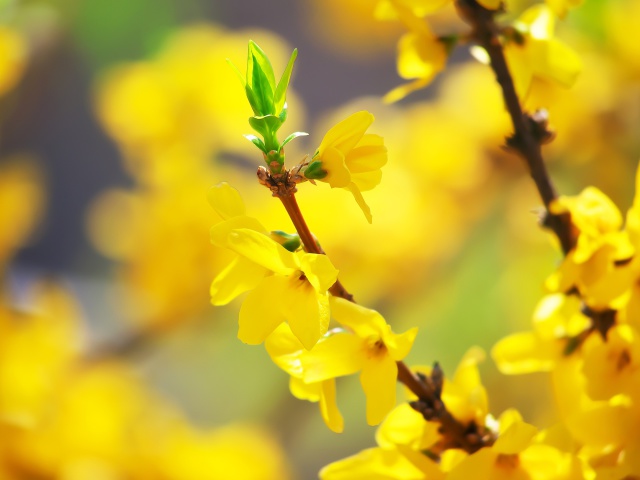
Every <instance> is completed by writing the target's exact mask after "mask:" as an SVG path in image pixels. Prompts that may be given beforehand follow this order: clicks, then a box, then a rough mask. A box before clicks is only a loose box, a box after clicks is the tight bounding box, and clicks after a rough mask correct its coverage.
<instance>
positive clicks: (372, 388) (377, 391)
mask: <svg viewBox="0 0 640 480" xmlns="http://www.w3.org/2000/svg"><path fill="white" fill-rule="evenodd" d="M397 376H398V366H397V365H396V362H395V361H394V360H393V359H392V358H391V357H390V356H389V355H383V356H380V357H378V358H372V359H369V360H368V361H367V362H366V363H365V364H364V366H363V367H362V372H360V383H361V384H362V389H363V390H364V394H365V395H366V397H367V423H368V424H369V425H377V424H379V423H380V422H381V421H382V420H384V417H385V416H386V415H387V414H388V413H389V412H390V411H391V409H393V407H395V405H396V387H395V385H396V380H397Z"/></svg>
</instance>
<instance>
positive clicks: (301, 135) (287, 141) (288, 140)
mask: <svg viewBox="0 0 640 480" xmlns="http://www.w3.org/2000/svg"><path fill="white" fill-rule="evenodd" d="M305 135H309V134H308V133H307V132H293V133H292V134H291V135H289V136H288V137H287V138H285V139H284V140H283V141H282V143H281V144H280V150H282V148H283V147H284V146H285V145H286V144H287V143H289V142H290V141H291V140H293V139H294V138H297V137H304V136H305Z"/></svg>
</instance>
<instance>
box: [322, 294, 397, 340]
mask: <svg viewBox="0 0 640 480" xmlns="http://www.w3.org/2000/svg"><path fill="white" fill-rule="evenodd" d="M329 300H330V302H331V314H332V315H333V317H334V318H335V319H336V320H337V321H338V322H340V323H341V324H343V325H344V326H346V327H349V328H350V329H351V330H353V332H354V333H355V334H356V335H357V336H358V337H360V338H368V337H372V336H378V337H380V338H382V334H383V332H384V331H385V330H387V328H388V327H387V322H385V320H384V318H383V317H382V315H380V314H379V313H378V312H376V311H375V310H372V309H370V308H367V307H363V306H362V305H358V304H356V303H353V302H350V301H348V300H345V299H344V298H339V297H333V296H332V297H331V298H330V299H329Z"/></svg>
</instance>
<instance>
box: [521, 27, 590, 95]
mask: <svg viewBox="0 0 640 480" xmlns="http://www.w3.org/2000/svg"><path fill="white" fill-rule="evenodd" d="M529 52H530V56H531V61H532V63H533V65H534V73H535V74H536V76H539V77H541V78H547V79H550V80H554V81H556V82H557V83H559V84H560V85H562V86H563V87H565V88H568V87H571V86H572V85H573V84H574V83H575V82H576V79H577V78H578V75H579V74H580V72H581V71H582V60H580V57H579V56H578V55H577V54H576V53H575V52H574V51H573V50H572V49H571V48H570V47H568V46H567V45H565V44H564V43H562V42H561V41H559V40H556V39H553V38H552V39H550V40H546V41H542V42H539V41H532V42H531V45H530V49H529Z"/></svg>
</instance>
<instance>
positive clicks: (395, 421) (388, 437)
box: [376, 403, 440, 450]
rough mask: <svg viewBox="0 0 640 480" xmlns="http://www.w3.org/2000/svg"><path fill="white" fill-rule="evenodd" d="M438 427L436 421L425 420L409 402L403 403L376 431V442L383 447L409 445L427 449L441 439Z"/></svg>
mask: <svg viewBox="0 0 640 480" xmlns="http://www.w3.org/2000/svg"><path fill="white" fill-rule="evenodd" d="M438 428H439V426H438V424H437V423H435V422H425V420H424V418H423V417H422V415H421V414H420V413H418V412H416V411H415V410H414V409H413V408H411V406H410V405H409V404H408V403H401V404H400V405H398V406H397V407H396V408H394V409H393V410H392V411H391V412H390V413H389V415H387V418H385V419H384V422H382V425H380V427H379V428H378V430H377V431H376V443H377V444H378V445H379V446H381V447H383V448H393V447H395V446H396V445H407V446H409V447H411V448H413V449H414V450H425V449H427V448H429V447H431V446H432V445H433V444H434V443H436V442H437V441H438V440H439V439H440V434H439V433H438Z"/></svg>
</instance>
